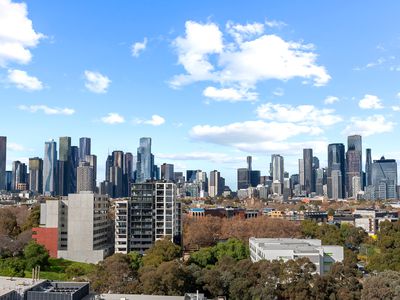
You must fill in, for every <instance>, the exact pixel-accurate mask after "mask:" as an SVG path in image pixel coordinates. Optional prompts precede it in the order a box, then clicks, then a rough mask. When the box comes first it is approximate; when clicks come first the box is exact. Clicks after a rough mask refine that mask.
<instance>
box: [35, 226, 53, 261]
mask: <svg viewBox="0 0 400 300" xmlns="http://www.w3.org/2000/svg"><path fill="white" fill-rule="evenodd" d="M32 239H34V240H36V242H37V243H38V244H40V245H43V246H44V247H45V248H46V249H47V250H48V251H49V254H50V257H54V258H57V250H58V228H43V227H35V228H32Z"/></svg>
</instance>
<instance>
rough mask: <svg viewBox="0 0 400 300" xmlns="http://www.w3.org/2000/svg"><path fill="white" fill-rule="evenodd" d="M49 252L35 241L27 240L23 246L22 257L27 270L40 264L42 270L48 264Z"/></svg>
mask: <svg viewBox="0 0 400 300" xmlns="http://www.w3.org/2000/svg"><path fill="white" fill-rule="evenodd" d="M49 257H50V256H49V252H48V251H47V249H46V248H45V247H44V246H42V245H39V244H37V243H36V242H35V241H31V242H29V243H28V244H27V245H26V246H25V248H24V258H25V260H26V267H27V268H28V270H30V269H33V268H34V267H36V266H40V267H41V268H42V270H43V269H44V268H45V267H47V266H48V265H49Z"/></svg>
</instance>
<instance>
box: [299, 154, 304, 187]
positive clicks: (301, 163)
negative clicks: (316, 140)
mask: <svg viewBox="0 0 400 300" xmlns="http://www.w3.org/2000/svg"><path fill="white" fill-rule="evenodd" d="M299 184H300V189H301V190H303V189H304V159H302V158H300V159H299Z"/></svg>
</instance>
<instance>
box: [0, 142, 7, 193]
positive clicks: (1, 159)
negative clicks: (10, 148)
mask: <svg viewBox="0 0 400 300" xmlns="http://www.w3.org/2000/svg"><path fill="white" fill-rule="evenodd" d="M6 157H7V137H6V136H0V191H1V190H5V189H6Z"/></svg>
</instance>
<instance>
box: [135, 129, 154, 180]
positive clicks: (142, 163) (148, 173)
mask: <svg viewBox="0 0 400 300" xmlns="http://www.w3.org/2000/svg"><path fill="white" fill-rule="evenodd" d="M154 169H155V168H154V156H153V155H152V154H151V138H149V137H142V138H141V139H140V145H139V148H138V149H137V166H136V170H137V178H136V181H137V182H138V183H140V182H146V180H151V179H153V178H155V177H156V176H155V175H156V174H155V172H154V171H155V170H154Z"/></svg>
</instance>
